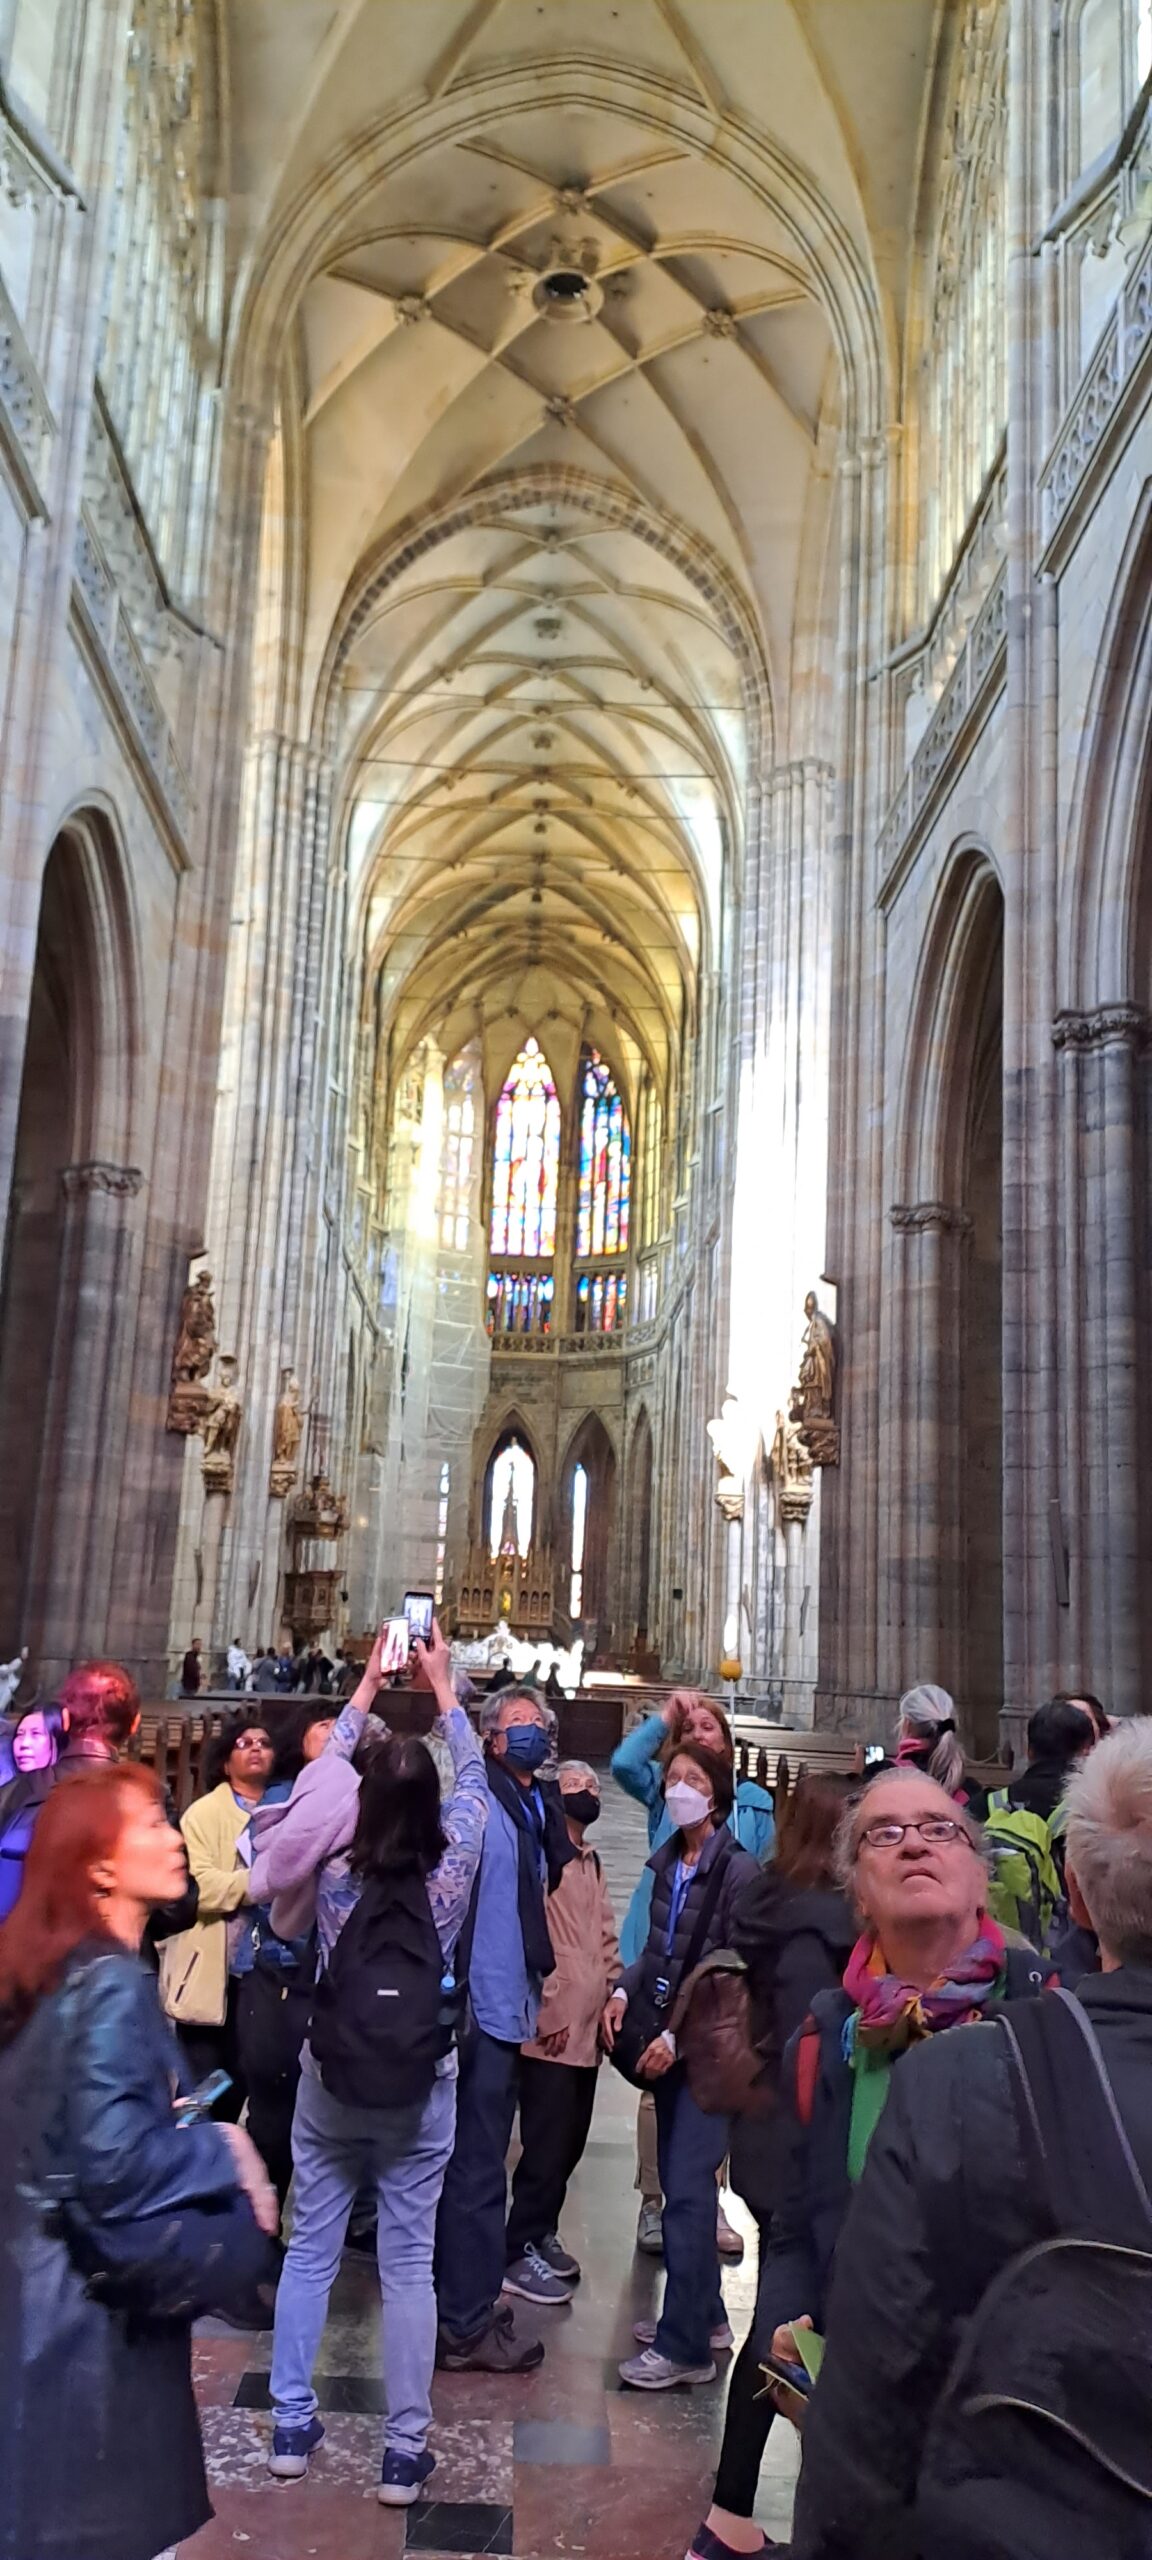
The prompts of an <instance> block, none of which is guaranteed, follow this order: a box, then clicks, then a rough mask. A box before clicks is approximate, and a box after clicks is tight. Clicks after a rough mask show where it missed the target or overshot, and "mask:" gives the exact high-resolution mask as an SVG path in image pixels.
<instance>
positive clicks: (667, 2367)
mask: <svg viewBox="0 0 1152 2560" xmlns="http://www.w3.org/2000/svg"><path fill="white" fill-rule="evenodd" d="M619 2373H620V2380H621V2382H626V2383H627V2384H628V2385H629V2388H630V2389H631V2390H633V2391H676V2390H677V2389H679V2387H680V2385H681V2384H683V2383H696V2382H715V2380H716V2367H715V2365H714V2364H712V2363H708V2364H673V2362H672V2358H671V2356H661V2355H658V2354H657V2352H656V2349H655V2347H643V2348H642V2349H641V2352H640V2354H639V2355H638V2356H627V2357H626V2358H625V2360H624V2363H623V2364H622V2365H621V2366H620V2367H619Z"/></svg>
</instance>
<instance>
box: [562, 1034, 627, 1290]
mask: <svg viewBox="0 0 1152 2560" xmlns="http://www.w3.org/2000/svg"><path fill="white" fill-rule="evenodd" d="M631 1180H632V1142H631V1138H630V1135H629V1130H628V1122H627V1120H626V1119H625V1116H624V1105H623V1103H622V1102H621V1100H620V1096H619V1094H618V1093H617V1091H616V1087H615V1085H614V1083H613V1081H612V1077H611V1074H610V1072H609V1070H608V1068H607V1067H606V1066H605V1064H604V1060H603V1058H602V1057H601V1056H600V1054H599V1052H598V1051H597V1050H596V1049H586V1050H585V1052H584V1056H583V1060H582V1062H581V1068H580V1190H579V1198H578V1202H577V1210H576V1251H577V1253H578V1254H579V1255H581V1256H583V1255H584V1254H588V1253H626V1252H627V1250H628V1201H629V1193H630V1190H631Z"/></svg>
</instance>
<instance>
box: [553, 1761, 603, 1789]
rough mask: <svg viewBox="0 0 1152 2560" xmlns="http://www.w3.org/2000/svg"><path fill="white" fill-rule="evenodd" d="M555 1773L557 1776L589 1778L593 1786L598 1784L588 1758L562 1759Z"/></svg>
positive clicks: (598, 1781)
mask: <svg viewBox="0 0 1152 2560" xmlns="http://www.w3.org/2000/svg"><path fill="white" fill-rule="evenodd" d="M556 1775H557V1777H558V1778H591V1780H592V1784H593V1786H594V1787H599V1784H600V1780H599V1778H598V1777H597V1774H596V1771H595V1769H594V1768H593V1766H592V1763H591V1761H590V1760H562V1761H561V1763H560V1766H559V1768H558V1769H557V1772H556Z"/></svg>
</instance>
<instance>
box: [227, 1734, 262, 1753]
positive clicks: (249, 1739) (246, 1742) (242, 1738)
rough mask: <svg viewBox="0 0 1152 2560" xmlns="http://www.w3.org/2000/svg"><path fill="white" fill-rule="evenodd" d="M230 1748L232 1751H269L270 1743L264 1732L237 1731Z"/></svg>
mask: <svg viewBox="0 0 1152 2560" xmlns="http://www.w3.org/2000/svg"><path fill="white" fill-rule="evenodd" d="M232 1748H233V1750H234V1751H270V1750H271V1748H272V1745H271V1743H270V1741H269V1739H268V1736H267V1734H266V1733H238V1734H237V1736H236V1740H235V1742H234V1743H233V1745H232Z"/></svg>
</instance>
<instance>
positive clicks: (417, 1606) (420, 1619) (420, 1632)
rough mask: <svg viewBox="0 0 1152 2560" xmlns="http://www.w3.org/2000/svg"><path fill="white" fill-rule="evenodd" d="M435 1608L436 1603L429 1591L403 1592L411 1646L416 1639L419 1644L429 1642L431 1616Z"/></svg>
mask: <svg viewBox="0 0 1152 2560" xmlns="http://www.w3.org/2000/svg"><path fill="white" fill-rule="evenodd" d="M435 1607H436V1602H435V1599H434V1597H433V1595H432V1593H431V1592H430V1591H406V1592H405V1594H404V1615H405V1617H406V1618H407V1620H408V1632H409V1635H410V1636H411V1638H412V1642H413V1644H415V1642H416V1639H417V1637H419V1639H420V1642H421V1644H428V1643H429V1642H430V1640H431V1635H432V1615H433V1611H434V1610H435Z"/></svg>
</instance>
